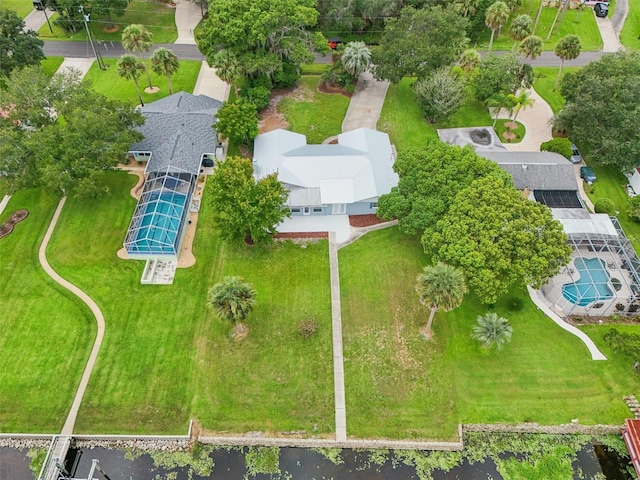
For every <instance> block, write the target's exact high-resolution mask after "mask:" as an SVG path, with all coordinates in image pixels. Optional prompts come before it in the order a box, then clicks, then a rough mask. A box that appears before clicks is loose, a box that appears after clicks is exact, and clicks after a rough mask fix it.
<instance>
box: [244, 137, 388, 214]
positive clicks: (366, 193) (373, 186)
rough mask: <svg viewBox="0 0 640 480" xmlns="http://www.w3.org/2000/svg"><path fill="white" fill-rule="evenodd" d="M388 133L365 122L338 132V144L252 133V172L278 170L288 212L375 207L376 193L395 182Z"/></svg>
mask: <svg viewBox="0 0 640 480" xmlns="http://www.w3.org/2000/svg"><path fill="white" fill-rule="evenodd" d="M393 163H394V156H393V150H392V148H391V142H390V141H389V136H388V135H387V134H386V133H383V132H378V131H376V130H371V129H368V128H359V129H357V130H352V131H350V132H346V133H342V134H340V135H338V143H337V144H326V145H308V144H307V138H306V136H305V135H302V134H300V133H295V132H290V131H288V130H282V129H278V130H274V131H272V132H268V133H264V134H261V135H258V136H257V137H256V139H255V146H254V157H253V168H254V175H255V177H256V178H258V179H260V178H263V177H265V176H267V175H269V174H271V173H274V172H275V173H277V174H278V179H279V180H280V181H281V182H282V183H283V185H284V186H285V187H286V188H287V190H289V197H288V198H287V203H286V204H287V206H288V207H289V209H290V210H291V213H292V215H345V214H346V215H364V214H374V213H376V209H377V205H378V198H379V197H380V195H383V194H385V193H389V192H390V191H391V188H392V187H394V186H396V185H397V184H398V175H397V173H396V172H394V171H393Z"/></svg>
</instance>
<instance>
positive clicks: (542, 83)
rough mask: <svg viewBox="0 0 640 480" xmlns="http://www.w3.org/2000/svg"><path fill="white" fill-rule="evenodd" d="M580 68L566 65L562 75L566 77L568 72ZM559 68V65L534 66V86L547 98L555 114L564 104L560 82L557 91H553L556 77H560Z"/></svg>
mask: <svg viewBox="0 0 640 480" xmlns="http://www.w3.org/2000/svg"><path fill="white" fill-rule="evenodd" d="M578 69H579V68H578V67H564V68H563V69H562V77H564V76H565V74H566V73H567V72H575V71H577V70H578ZM558 70H560V69H559V68H557V67H535V68H534V75H535V80H534V82H533V88H534V89H535V90H536V92H538V94H539V95H540V96H541V97H542V98H544V99H545V101H546V102H547V103H548V104H549V106H550V107H551V110H553V113H554V114H555V113H558V112H559V111H560V110H561V109H562V107H563V106H564V97H563V96H562V95H561V94H560V85H559V84H558V88H557V89H556V91H555V92H554V91H553V86H554V85H555V84H556V79H557V78H558Z"/></svg>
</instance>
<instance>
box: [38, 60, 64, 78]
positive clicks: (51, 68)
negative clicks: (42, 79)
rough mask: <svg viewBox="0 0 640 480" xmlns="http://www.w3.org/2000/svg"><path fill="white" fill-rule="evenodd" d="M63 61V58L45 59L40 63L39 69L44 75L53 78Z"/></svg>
mask: <svg viewBox="0 0 640 480" xmlns="http://www.w3.org/2000/svg"><path fill="white" fill-rule="evenodd" d="M63 61H64V57H47V58H45V59H44V60H42V62H40V68H41V69H42V71H43V72H44V73H45V74H46V75H48V76H50V77H53V74H54V73H56V72H57V71H58V68H60V65H62V62H63Z"/></svg>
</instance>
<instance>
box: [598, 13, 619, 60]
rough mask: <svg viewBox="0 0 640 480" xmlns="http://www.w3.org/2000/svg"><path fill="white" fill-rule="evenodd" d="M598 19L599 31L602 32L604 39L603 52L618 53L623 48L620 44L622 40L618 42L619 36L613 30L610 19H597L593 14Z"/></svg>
mask: <svg viewBox="0 0 640 480" xmlns="http://www.w3.org/2000/svg"><path fill="white" fill-rule="evenodd" d="M593 15H594V17H595V19H596V25H598V30H600V36H601V37H602V43H603V46H602V51H603V52H617V51H618V50H620V48H622V45H621V44H620V40H618V35H617V34H616V31H615V30H614V28H613V24H612V23H611V20H609V17H605V18H601V17H597V16H596V14H595V13H594V14H593Z"/></svg>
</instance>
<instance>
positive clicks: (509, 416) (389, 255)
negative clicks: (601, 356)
mask: <svg viewBox="0 0 640 480" xmlns="http://www.w3.org/2000/svg"><path fill="white" fill-rule="evenodd" d="M425 264H427V258H426V256H425V255H424V254H423V253H422V251H421V248H420V245H419V243H418V239H417V238H412V237H407V236H403V235H401V234H400V233H399V232H398V231H397V230H396V229H395V228H394V229H387V230H382V231H378V232H372V233H369V234H367V235H366V236H365V237H363V238H362V239H360V240H358V241H357V242H356V243H354V244H352V245H350V246H348V247H346V248H344V249H342V250H340V274H341V279H340V280H341V287H342V306H343V311H342V316H343V331H344V341H345V380H346V382H345V383H346V389H347V411H348V419H349V432H350V434H351V435H353V436H358V437H364V436H371V435H379V436H388V437H395V438H449V437H451V436H453V434H454V426H455V424H457V423H458V422H465V423H495V422H508V423H519V422H528V421H533V422H539V423H542V424H559V423H567V422H569V421H570V420H571V419H572V418H578V419H579V420H580V423H584V424H595V423H608V424H620V423H621V422H622V420H623V419H624V418H625V417H626V416H628V409H627V408H626V406H625V404H624V402H622V400H621V398H622V396H623V395H627V394H628V393H629V392H632V391H635V390H636V389H637V388H638V386H640V379H639V378H638V376H637V375H625V374H624V372H625V371H628V367H629V366H628V362H626V363H625V362H624V361H620V360H619V359H618V358H617V357H615V356H614V357H612V358H610V360H608V361H603V362H595V361H592V360H591V357H590V356H589V353H588V350H587V349H586V347H585V346H584V344H583V343H582V342H581V341H580V340H579V339H577V338H576V337H575V336H573V335H571V334H569V333H567V332H565V331H564V330H561V329H560V328H559V327H558V326H557V325H556V324H555V323H553V322H552V321H551V320H550V319H548V318H547V317H545V316H544V315H542V314H541V313H540V311H539V310H537V308H536V307H535V305H533V303H532V302H531V301H530V299H529V298H528V295H527V292H526V290H525V289H524V288H514V289H513V290H512V291H511V292H510V294H509V295H507V296H506V297H505V298H503V299H501V300H500V301H499V302H498V303H497V304H496V305H495V307H494V309H495V311H496V312H497V313H498V314H499V315H501V316H504V317H506V318H507V319H508V320H509V321H510V323H511V324H512V326H513V328H514V333H513V340H512V342H511V343H509V344H508V345H507V346H506V347H505V348H504V349H503V350H502V351H495V350H491V351H487V350H484V349H483V348H482V347H481V346H480V345H479V343H478V342H477V341H475V340H473V339H472V338H471V331H472V327H473V325H474V324H475V322H476V318H477V316H478V315H482V314H484V313H486V312H487V310H488V307H487V306H485V305H481V304H479V303H478V302H477V300H476V299H475V297H474V296H473V294H468V295H467V296H466V297H465V300H464V302H463V304H462V305H461V306H460V307H459V308H457V309H455V310H453V311H452V312H449V313H446V314H441V313H440V314H438V315H436V320H435V322H434V334H435V337H434V340H433V341H432V342H425V341H423V340H422V339H421V338H420V337H419V334H418V329H419V327H420V326H421V325H422V324H423V323H424V322H425V321H426V319H427V316H428V312H427V310H426V309H425V308H424V307H422V306H420V304H419V303H418V301H417V298H416V294H415V291H414V283H415V276H416V275H417V274H418V273H419V272H420V270H421V268H422V266H424V265H425ZM372 278H373V279H376V280H375V284H376V285H379V286H380V287H378V288H374V287H373V286H372V280H371V279H372ZM638 329H640V327H638ZM587 333H590V331H588V332H587ZM599 346H600V343H599ZM604 353H605V354H606V355H608V353H609V352H608V351H607V349H604ZM372 418H376V422H371V419H372Z"/></svg>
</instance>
